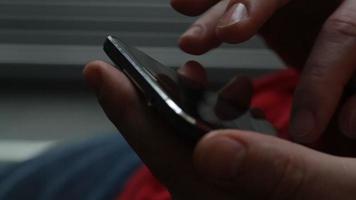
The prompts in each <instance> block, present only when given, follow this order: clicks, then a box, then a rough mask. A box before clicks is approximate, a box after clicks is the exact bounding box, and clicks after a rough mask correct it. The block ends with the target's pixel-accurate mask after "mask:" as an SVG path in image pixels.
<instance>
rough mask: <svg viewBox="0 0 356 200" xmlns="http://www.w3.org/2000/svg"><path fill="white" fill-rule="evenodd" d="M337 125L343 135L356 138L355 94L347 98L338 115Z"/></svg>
mask: <svg viewBox="0 0 356 200" xmlns="http://www.w3.org/2000/svg"><path fill="white" fill-rule="evenodd" d="M339 126H340V129H341V131H342V133H343V134H344V135H346V136H347V137H349V138H352V139H356V95H354V96H352V97H350V98H349V99H347V101H346V103H345V104H344V105H343V107H342V109H341V113H340V115H339Z"/></svg>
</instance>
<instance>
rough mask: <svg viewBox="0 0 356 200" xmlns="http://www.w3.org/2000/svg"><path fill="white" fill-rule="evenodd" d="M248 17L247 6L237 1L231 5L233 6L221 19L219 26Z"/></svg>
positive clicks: (234, 22) (231, 23) (229, 24)
mask: <svg viewBox="0 0 356 200" xmlns="http://www.w3.org/2000/svg"><path fill="white" fill-rule="evenodd" d="M247 17H248V13H247V8H246V6H245V5H244V4H242V3H237V4H234V5H233V6H231V8H230V9H229V10H228V11H227V12H226V13H225V15H224V16H223V17H222V18H221V19H220V22H219V24H218V27H220V28H221V27H226V26H231V25H233V24H236V23H238V22H240V21H242V20H244V19H246V18H247Z"/></svg>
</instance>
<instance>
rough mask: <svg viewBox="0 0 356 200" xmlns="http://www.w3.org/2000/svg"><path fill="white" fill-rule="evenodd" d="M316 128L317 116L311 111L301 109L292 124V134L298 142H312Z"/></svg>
mask: <svg viewBox="0 0 356 200" xmlns="http://www.w3.org/2000/svg"><path fill="white" fill-rule="evenodd" d="M314 128H315V118H314V115H313V113H312V112H311V111H309V110H300V111H298V112H297V113H296V115H295V117H294V118H293V120H292V122H291V126H290V134H291V136H292V138H293V139H294V140H295V141H296V142H301V143H312V142H314V140H315V137H314V136H313V135H312V134H313V130H314Z"/></svg>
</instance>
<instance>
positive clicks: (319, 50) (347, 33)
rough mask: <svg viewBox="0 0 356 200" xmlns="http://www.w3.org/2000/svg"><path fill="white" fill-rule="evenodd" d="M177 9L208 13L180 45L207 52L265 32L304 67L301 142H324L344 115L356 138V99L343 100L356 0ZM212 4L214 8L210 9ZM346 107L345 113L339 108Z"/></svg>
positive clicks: (212, 0) (183, 5) (252, 1)
mask: <svg viewBox="0 0 356 200" xmlns="http://www.w3.org/2000/svg"><path fill="white" fill-rule="evenodd" d="M171 3H172V6H173V7H174V8H176V10H178V11H180V12H182V13H184V14H187V15H199V14H201V13H203V12H205V13H204V15H202V16H201V17H200V18H199V19H198V20H197V21H196V22H195V23H194V24H193V25H192V27H191V28H190V29H188V31H187V32H186V33H185V34H183V35H182V37H181V39H180V46H181V48H182V49H183V50H185V51H186V52H188V53H192V54H202V53H205V52H207V51H209V50H210V49H212V48H215V47H217V46H219V44H221V43H222V42H228V43H239V42H242V41H245V40H247V39H249V38H250V37H252V36H254V35H256V34H257V33H260V34H261V36H262V37H263V38H264V39H265V40H266V42H267V44H268V45H269V46H270V47H271V48H272V49H274V50H275V51H276V52H277V53H278V54H279V55H280V56H281V57H282V59H283V60H284V61H285V62H286V63H287V64H288V65H289V66H293V67H304V69H303V73H302V75H301V80H300V83H299V85H298V87H297V90H296V93H295V99H294V106H293V112H292V120H291V128H290V134H291V136H292V138H293V139H294V140H295V141H297V142H301V143H305V144H311V143H314V142H316V141H317V140H319V138H320V137H321V135H322V134H323V133H324V131H325V130H326V128H327V126H328V124H329V122H330V120H331V118H332V117H333V116H334V115H335V114H338V118H339V119H338V121H339V127H340V128H341V131H342V132H343V133H344V134H345V135H346V136H348V137H350V138H356V117H355V116H356V114H354V113H355V112H356V111H355V109H356V97H355V96H351V97H348V98H346V99H342V95H343V93H344V90H345V87H346V85H347V83H348V82H349V81H350V79H351V78H352V77H353V74H354V71H355V68H356V57H355V56H354V51H355V50H356V28H355V27H356V2H355V1H353V0H344V1H342V0H328V1H323V0H280V1H274V0H264V1H260V0H231V1H229V0H223V1H219V0H172V1H171ZM209 8H210V9H209ZM339 111H340V112H339Z"/></svg>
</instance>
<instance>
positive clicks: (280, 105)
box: [118, 69, 298, 200]
mask: <svg viewBox="0 0 356 200" xmlns="http://www.w3.org/2000/svg"><path fill="white" fill-rule="evenodd" d="M297 82H298V72H297V71H295V70H293V69H286V70H283V71H280V72H278V73H275V74H271V75H268V76H264V77H262V78H259V79H257V80H255V82H254V92H255V93H254V94H255V95H254V98H253V100H252V107H255V108H260V109H262V110H263V111H264V112H265V114H266V117H267V119H268V121H270V122H271V123H272V124H273V125H274V126H275V128H276V129H277V130H278V133H279V137H282V138H285V139H288V135H287V129H288V125H289V124H288V121H289V115H290V110H291V105H292V96H293V93H294V89H295V87H296V85H297ZM170 199H171V198H170V195H169V193H168V191H167V190H166V189H165V188H164V186H162V185H160V183H159V182H158V181H157V180H156V179H155V178H154V177H153V176H152V175H151V173H150V171H149V170H148V169H147V168H146V167H145V166H143V167H142V168H141V169H139V170H138V171H137V172H136V173H135V175H134V176H133V177H132V178H131V179H130V180H129V181H128V183H127V185H126V187H125V188H124V190H123V193H122V194H121V196H120V197H119V198H118V200H170Z"/></svg>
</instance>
